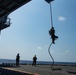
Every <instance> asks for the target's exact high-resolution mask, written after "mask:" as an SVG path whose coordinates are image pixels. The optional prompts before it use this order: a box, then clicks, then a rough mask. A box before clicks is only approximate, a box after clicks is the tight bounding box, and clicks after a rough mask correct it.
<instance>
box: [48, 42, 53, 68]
mask: <svg viewBox="0 0 76 75" xmlns="http://www.w3.org/2000/svg"><path fill="white" fill-rule="evenodd" d="M51 45H52V43H51V44H50V45H49V48H48V53H49V55H50V57H51V58H52V61H53V63H52V65H51V69H52V67H53V65H54V58H53V57H52V55H51V53H50V48H51Z"/></svg>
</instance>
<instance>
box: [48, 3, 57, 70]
mask: <svg viewBox="0 0 76 75" xmlns="http://www.w3.org/2000/svg"><path fill="white" fill-rule="evenodd" d="M50 16H51V29H50V30H49V34H50V36H51V39H52V43H51V44H50V45H49V48H48V53H49V55H50V57H51V59H52V61H53V63H52V65H51V69H52V67H53V65H54V58H53V57H52V55H51V52H50V48H51V46H52V44H55V40H56V39H57V38H58V36H56V35H55V30H54V26H53V17H52V7H51V2H50Z"/></svg>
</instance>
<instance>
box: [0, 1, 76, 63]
mask: <svg viewBox="0 0 76 75" xmlns="http://www.w3.org/2000/svg"><path fill="white" fill-rule="evenodd" d="M51 4H52V17H53V26H54V28H55V34H56V35H57V36H58V37H59V38H58V39H57V40H56V41H55V44H53V45H52V46H51V49H50V52H51V54H52V56H53V58H54V60H55V61H59V62H60V61H61V62H76V39H75V38H76V34H75V33H76V0H54V1H53V2H52V3H51ZM8 17H10V18H11V25H10V27H8V28H6V29H4V30H2V31H1V36H0V59H15V58H16V55H17V53H19V54H20V60H32V58H33V56H34V55H36V56H37V60H38V61H52V59H51V58H50V56H49V53H48V47H49V45H50V43H51V42H52V40H51V38H50V37H51V36H50V35H49V33H48V32H49V30H50V28H51V18H50V17H51V16H50V5H49V4H48V3H47V2H45V0H32V1H30V2H29V3H27V4H25V5H23V6H22V7H20V8H18V9H17V10H15V11H14V12H12V13H11V14H10V15H9V16H8Z"/></svg>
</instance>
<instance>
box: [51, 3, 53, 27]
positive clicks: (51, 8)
mask: <svg viewBox="0 0 76 75" xmlns="http://www.w3.org/2000/svg"><path fill="white" fill-rule="evenodd" d="M50 16H51V27H53V17H52V6H51V2H50Z"/></svg>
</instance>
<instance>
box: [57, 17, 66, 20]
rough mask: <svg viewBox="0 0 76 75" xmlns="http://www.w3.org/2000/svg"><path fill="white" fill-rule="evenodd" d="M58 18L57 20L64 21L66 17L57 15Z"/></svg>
mask: <svg viewBox="0 0 76 75" xmlns="http://www.w3.org/2000/svg"><path fill="white" fill-rule="evenodd" d="M58 20H59V21H65V20H66V17H63V16H59V17H58Z"/></svg>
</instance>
